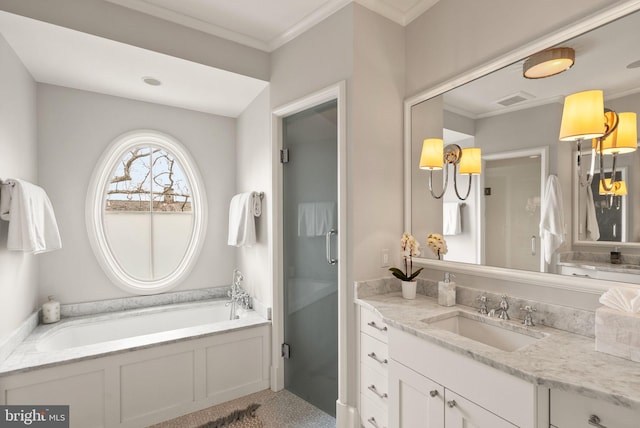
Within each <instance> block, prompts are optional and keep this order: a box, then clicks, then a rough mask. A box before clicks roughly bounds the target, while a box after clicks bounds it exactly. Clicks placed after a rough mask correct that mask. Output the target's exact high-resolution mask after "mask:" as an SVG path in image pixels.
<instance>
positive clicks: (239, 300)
mask: <svg viewBox="0 0 640 428" xmlns="http://www.w3.org/2000/svg"><path fill="white" fill-rule="evenodd" d="M243 279H244V277H243V276H242V273H241V272H240V270H238V269H234V271H233V280H232V281H231V289H230V290H229V291H228V292H227V296H229V298H230V300H229V301H228V302H227V304H226V305H225V306H231V311H230V313H229V319H230V320H234V319H238V318H240V317H239V315H237V313H236V312H237V311H236V309H237V305H240V307H241V308H243V309H251V296H249V293H247V292H246V291H245V290H243V289H242V287H241V286H240V283H241V282H242V280H243Z"/></svg>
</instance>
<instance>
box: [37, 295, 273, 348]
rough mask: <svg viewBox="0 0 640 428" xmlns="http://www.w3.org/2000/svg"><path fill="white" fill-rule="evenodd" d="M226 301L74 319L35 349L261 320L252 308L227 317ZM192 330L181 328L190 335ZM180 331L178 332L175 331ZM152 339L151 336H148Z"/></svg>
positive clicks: (228, 326) (50, 333)
mask: <svg viewBox="0 0 640 428" xmlns="http://www.w3.org/2000/svg"><path fill="white" fill-rule="evenodd" d="M225 305H226V302H225V301H222V300H220V301H213V302H208V303H205V304H202V303H200V304H181V305H172V306H169V307H164V308H163V307H159V308H150V309H145V310H139V311H127V312H121V313H116V314H111V315H106V316H101V317H90V318H88V319H87V318H85V319H81V320H74V321H72V322H67V323H64V324H61V325H60V326H55V327H54V329H52V330H51V331H47V332H46V333H45V334H43V335H42V337H41V338H39V340H37V344H36V349H37V350H38V351H43V352H46V351H60V350H65V349H70V348H77V347H81V346H87V345H94V344H107V343H108V342H118V341H122V340H124V339H129V338H137V337H140V336H147V335H153V334H157V333H162V334H166V333H168V332H174V331H176V330H183V329H194V328H196V329H197V328H199V327H200V328H199V330H197V331H199V332H201V331H200V330H203V328H204V329H205V330H212V331H213V330H230V329H233V328H236V327H240V326H243V325H246V324H247V322H252V321H257V322H261V321H264V320H263V319H261V318H260V317H259V316H258V315H257V314H256V313H255V312H254V311H238V313H239V314H241V319H240V320H233V321H231V320H229V307H228V306H225ZM214 325H215V326H214ZM193 332H194V331H191V332H189V331H183V332H182V333H184V334H185V335H188V336H192V335H193V334H192V333H193ZM178 333H179V332H178ZM150 339H151V340H153V339H154V337H150Z"/></svg>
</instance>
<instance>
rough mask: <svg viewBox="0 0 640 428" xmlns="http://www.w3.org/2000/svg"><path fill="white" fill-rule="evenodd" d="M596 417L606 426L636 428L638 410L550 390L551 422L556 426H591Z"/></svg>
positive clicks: (568, 427) (638, 418)
mask: <svg viewBox="0 0 640 428" xmlns="http://www.w3.org/2000/svg"><path fill="white" fill-rule="evenodd" d="M593 416H595V417H597V419H598V420H599V421H600V422H599V423H600V425H601V426H605V427H608V428H638V427H639V426H640V422H638V421H640V412H638V411H634V410H632V409H629V408H626V407H622V406H617V405H615V404H611V403H607V402H603V401H601V400H596V399H594V398H588V397H583V396H581V395H578V394H573V393H569V392H565V391H559V390H556V389H552V390H551V423H552V424H553V425H554V426H557V427H558V428H573V427H592V426H597V425H594V424H590V423H589V419H590V418H592V417H593Z"/></svg>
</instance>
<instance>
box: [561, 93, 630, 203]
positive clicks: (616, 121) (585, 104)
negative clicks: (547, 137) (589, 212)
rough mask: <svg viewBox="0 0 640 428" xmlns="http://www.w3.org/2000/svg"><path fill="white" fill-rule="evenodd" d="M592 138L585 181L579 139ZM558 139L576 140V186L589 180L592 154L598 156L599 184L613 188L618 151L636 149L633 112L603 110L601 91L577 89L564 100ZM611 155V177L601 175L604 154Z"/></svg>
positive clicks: (584, 184)
mask: <svg viewBox="0 0 640 428" xmlns="http://www.w3.org/2000/svg"><path fill="white" fill-rule="evenodd" d="M586 139H592V145H591V147H592V149H591V167H590V169H589V172H588V173H587V177H586V180H585V181H583V179H582V163H581V156H582V141H583V140H586ZM560 141H576V142H577V143H578V176H579V179H580V185H582V186H588V185H590V184H591V181H592V180H593V171H594V167H595V158H596V154H599V155H600V178H601V185H602V186H603V188H604V189H605V190H606V191H610V190H612V189H613V186H614V184H615V176H616V175H615V174H616V159H617V156H618V154H624V153H631V152H633V151H634V150H636V149H637V148H638V130H637V118H636V113H633V112H625V113H620V114H618V113H616V112H615V111H613V110H610V109H605V107H604V95H603V92H602V91H601V90H593V91H584V92H577V93H575V94H572V95H568V96H567V97H566V98H565V100H564V108H563V111H562V123H561V125H560ZM606 155H611V156H612V157H613V164H612V172H611V177H612V178H611V180H610V181H609V182H607V181H606V180H605V176H604V156H606Z"/></svg>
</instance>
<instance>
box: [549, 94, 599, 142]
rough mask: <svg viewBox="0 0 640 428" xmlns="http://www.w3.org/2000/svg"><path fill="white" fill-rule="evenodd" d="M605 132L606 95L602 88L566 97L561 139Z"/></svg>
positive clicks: (592, 136)
mask: <svg viewBox="0 0 640 428" xmlns="http://www.w3.org/2000/svg"><path fill="white" fill-rule="evenodd" d="M604 133H605V124H604V95H603V93H602V91H601V90H593V91H584V92H577V93H575V94H571V95H568V96H567V97H565V99H564V108H563V110H562V124H561V125H560V140H561V141H576V140H580V139H583V138H584V139H587V138H596V137H601V136H603V135H604Z"/></svg>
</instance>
